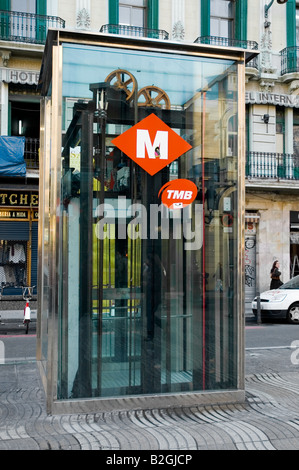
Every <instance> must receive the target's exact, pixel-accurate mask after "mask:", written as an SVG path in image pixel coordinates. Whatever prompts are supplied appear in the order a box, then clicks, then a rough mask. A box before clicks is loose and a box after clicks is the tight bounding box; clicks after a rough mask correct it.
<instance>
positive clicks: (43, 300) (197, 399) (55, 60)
mask: <svg viewBox="0 0 299 470" xmlns="http://www.w3.org/2000/svg"><path fill="white" fill-rule="evenodd" d="M64 42H74V43H81V44H92V45H98V46H101V45H104V46H108V45H109V46H110V47H117V48H123V49H124V50H125V49H130V48H136V47H137V48H139V49H141V50H144V51H153V50H154V51H163V52H166V51H169V52H172V53H173V52H175V53H177V54H188V55H195V56H205V57H210V58H215V59H224V58H225V59H231V60H235V61H237V62H238V77H237V80H238V146H239V156H238V163H239V164H238V193H239V196H238V204H239V206H238V216H239V217H238V221H237V223H238V270H239V282H238V293H237V305H238V320H237V322H238V325H237V329H238V346H237V351H238V390H233V391H223V392H222V391H221V392H218V391H217V392H210V391H209V392H198V393H180V394H165V395H161V396H160V395H159V396H134V397H129V396H128V397H125V398H115V399H104V398H97V399H82V400H78V399H76V400H57V372H58V370H57V368H58V350H59V348H58V346H59V345H58V342H59V332H58V313H57V312H58V306H59V303H60V302H63V299H62V298H61V294H60V285H61V283H62V282H63V279H61V278H60V277H59V275H58V273H59V269H58V268H59V264H60V253H59V239H60V237H61V235H62V230H63V224H62V223H61V221H60V219H59V217H58V215H57V209H58V206H59V202H60V197H61V195H60V180H61V175H62V168H61V158H60V155H61V146H62V142H61V129H62V45H61V44H62V43H64ZM255 55H256V51H244V50H243V49H238V48H233V49H227V48H224V47H222V48H221V47H215V46H206V45H201V44H194V43H193V44H180V47H179V48H178V45H177V43H172V42H169V41H167V42H166V41H164V42H163V41H158V40H150V39H135V38H129V37H126V38H121V40H120V39H119V38H117V37H115V36H114V37H113V35H112V36H110V35H104V34H100V33H98V34H96V33H95V34H88V33H81V32H71V31H67V30H63V31H59V30H50V31H49V34H48V39H47V43H46V48H45V54H44V59H43V64H42V70H41V90H42V95H43V96H44V98H43V104H42V110H41V111H42V112H41V115H42V117H41V154H40V160H41V162H40V210H39V214H40V220H39V224H40V231H39V259H40V264H39V269H38V278H39V284H38V298H39V303H38V329H37V360H38V363H39V367H40V373H41V377H42V381H43V384H44V388H45V392H46V396H47V411H48V413H70V412H78V411H80V412H91V411H99V410H113V409H119V408H120V407H121V408H122V409H129V408H130V409H131V408H132V407H138V408H148V407H151V406H153V407H162V406H171V405H173V406H182V405H189V406H190V405H191V404H194V405H204V404H205V405H206V404H213V403H229V402H230V403H236V402H243V401H244V399H245V391H244V212H245V62H246V61H249V60H251V59H252V58H253V57H254V56H255ZM50 84H51V86H52V90H51V101H50V98H49V97H48V96H47V94H48V91H49V87H50ZM50 114H51V118H50ZM50 140H51V145H50ZM58 157H59V158H58ZM50 175H51V188H50V186H49V178H50ZM47 211H48V212H49V220H50V223H49V227H47V226H46V217H47V216H46V212H47ZM45 216H46V217H45ZM46 246H48V247H49V255H50V256H49V258H47V256H46V253H45V249H44V247H46ZM47 270H48V271H49V272H48V273H47ZM47 276H48V277H47ZM47 283H48V285H47ZM45 316H46V317H47V319H46V321H47V327H48V338H47V340H48V348H47V357H45V356H44V354H43V335H44V334H46V333H45V331H43V327H42V325H43V324H44V322H45V318H43V317H45Z"/></svg>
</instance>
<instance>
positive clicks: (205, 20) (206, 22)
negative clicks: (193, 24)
mask: <svg viewBox="0 0 299 470" xmlns="http://www.w3.org/2000/svg"><path fill="white" fill-rule="evenodd" d="M200 23H201V25H200V35H201V36H210V0H202V2H201V12H200Z"/></svg>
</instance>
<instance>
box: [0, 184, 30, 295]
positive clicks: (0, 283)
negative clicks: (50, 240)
mask: <svg viewBox="0 0 299 470" xmlns="http://www.w3.org/2000/svg"><path fill="white" fill-rule="evenodd" d="M0 234H1V236H0V296H1V299H2V300H11V299H18V298H19V297H20V296H22V287H25V286H32V287H35V289H34V290H33V292H36V290H37V239H38V191H28V190H27V191H25V190H20V189H15V190H5V189H4V190H1V191H0Z"/></svg>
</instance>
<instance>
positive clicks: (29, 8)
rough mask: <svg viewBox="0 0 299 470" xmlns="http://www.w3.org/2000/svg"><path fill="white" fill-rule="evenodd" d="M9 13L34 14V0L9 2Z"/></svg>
mask: <svg viewBox="0 0 299 470" xmlns="http://www.w3.org/2000/svg"><path fill="white" fill-rule="evenodd" d="M10 5H11V8H10V9H11V11H19V12H22V13H36V9H35V0H11V2H10Z"/></svg>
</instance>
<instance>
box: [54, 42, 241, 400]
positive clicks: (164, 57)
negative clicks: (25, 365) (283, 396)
mask: <svg viewBox="0 0 299 470" xmlns="http://www.w3.org/2000/svg"><path fill="white" fill-rule="evenodd" d="M63 57H64V59H63V60H64V64H63V70H64V72H63V106H64V113H63V115H64V124H63V126H64V131H65V132H64V136H63V152H62V158H63V179H62V194H63V197H62V201H61V217H62V220H63V230H62V234H63V236H62V240H61V253H62V259H61V273H60V274H61V276H62V277H63V279H64V282H63V286H62V292H61V299H63V301H62V302H61V305H60V314H59V315H60V328H61V340H60V364H59V393H58V395H59V398H69V397H73V398H86V397H92V396H95V397H109V396H110V397H111V396H123V395H131V394H135V395H144V394H156V393H169V392H183V391H201V390H216V389H224V388H226V389H235V388H236V387H237V364H236V361H237V352H236V348H237V346H236V345H237V341H236V337H237V336H236V335H237V328H236V325H237V303H236V292H237V284H236V279H237V269H236V266H237V226H236V224H235V223H234V220H236V215H237V210H238V207H237V189H238V188H237V170H236V168H237V155H238V149H237V115H236V102H237V90H236V85H235V84H236V82H237V81H236V79H235V78H236V67H235V65H234V64H233V63H232V61H228V60H222V61H217V62H215V61H212V60H210V59H207V58H206V59H203V58H200V57H192V56H184V55H181V56H177V55H175V54H174V55H172V54H163V53H154V52H150V53H148V54H146V55H144V53H142V51H134V50H132V51H131V52H127V53H126V55H125V61H124V54H123V52H122V51H121V50H117V49H111V50H110V49H109V48H101V50H99V49H97V48H93V47H88V46H79V47H77V46H73V45H65V46H64V53H63ZM74 57H76V60H74ZM99 59H100V60H99ZM115 64H118V69H116V68H115ZM86 67H88V73H87V70H86ZM119 69H120V70H121V71H122V72H121V73H118V74H117V72H116V71H117V70H119ZM114 71H115V73H114V74H113V72H114ZM111 74H112V75H111ZM153 74H154V76H155V82H156V85H155V86H156V87H158V88H159V89H160V90H163V91H164V92H165V96H166V95H167V98H168V100H169V103H168V102H167V104H166V103H165V102H164V101H163V100H157V99H153V96H152V95H151V94H150V92H151V91H152V90H151V86H152V76H153ZM117 76H118V80H115V77H117ZM107 77H110V78H108V80H106V79H107ZM112 77H113V79H112ZM132 77H133V78H132ZM128 83H130V92H128ZM132 88H133V92H131V91H132ZM140 89H147V91H148V97H147V99H145V98H144V96H145V95H143V98H142V99H141V100H140V101H139V100H138V90H140ZM151 113H154V114H156V115H157V116H158V117H159V118H160V119H161V120H162V121H163V122H164V123H166V124H167V125H168V126H169V127H170V128H171V129H173V130H174V131H175V132H176V133H178V134H179V135H180V136H181V137H182V138H183V139H185V140H186V141H187V142H189V143H190V144H191V145H192V149H191V150H190V151H188V152H187V153H185V154H183V155H182V156H181V157H180V158H178V159H177V160H176V161H175V162H173V163H172V164H171V165H169V166H166V167H165V168H164V169H163V170H162V171H160V172H159V173H157V174H155V175H154V176H150V175H149V174H147V173H146V172H145V171H143V170H142V169H141V168H140V167H139V166H138V165H137V164H135V163H133V162H132V161H131V160H130V159H129V158H128V157H127V156H126V155H125V154H124V153H122V152H121V151H120V150H119V149H118V148H117V147H115V146H114V145H113V139H114V137H116V136H118V135H120V134H122V133H123V132H124V131H125V130H126V129H128V128H130V127H131V126H133V125H134V124H136V123H137V122H140V121H141V120H142V119H144V118H145V117H146V116H148V115H150V114H151ZM177 178H187V179H189V180H191V181H192V182H194V183H195V184H196V186H197V189H198V194H197V198H196V200H195V201H194V202H193V203H192V204H191V205H189V206H187V207H185V208H184V209H178V210H169V209H167V208H166V207H164V206H162V205H161V200H160V198H159V197H158V194H159V190H160V188H161V187H162V186H163V185H164V184H165V183H167V182H168V181H171V180H174V179H177ZM224 199H225V201H226V205H225V206H224V202H223V201H224ZM66 324H68V329H67V331H65V330H64V329H63V325H66Z"/></svg>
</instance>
